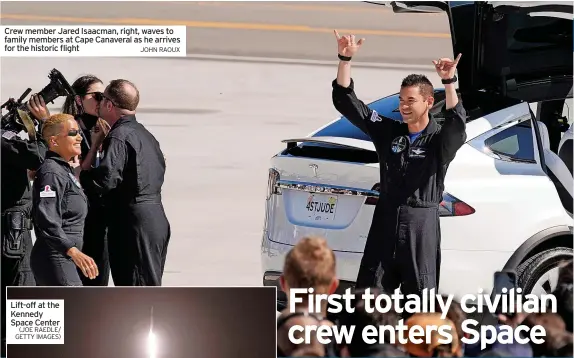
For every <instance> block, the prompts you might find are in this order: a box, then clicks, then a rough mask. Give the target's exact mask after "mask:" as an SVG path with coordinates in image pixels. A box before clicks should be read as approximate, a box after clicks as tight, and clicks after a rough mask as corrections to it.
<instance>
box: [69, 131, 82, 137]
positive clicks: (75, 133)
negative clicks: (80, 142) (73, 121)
mask: <svg viewBox="0 0 574 358" xmlns="http://www.w3.org/2000/svg"><path fill="white" fill-rule="evenodd" d="M78 134H80V130H79V129H70V130H69V131H68V137H75V136H77V135H78Z"/></svg>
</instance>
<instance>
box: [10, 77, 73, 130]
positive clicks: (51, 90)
mask: <svg viewBox="0 0 574 358" xmlns="http://www.w3.org/2000/svg"><path fill="white" fill-rule="evenodd" d="M48 78H49V79H50V83H48V85H46V87H44V88H42V90H41V91H40V92H39V93H38V95H39V96H42V98H43V99H44V103H46V105H47V104H48V103H53V102H54V100H55V99H56V98H58V97H61V96H74V95H75V92H74V89H73V88H72V86H70V84H69V83H68V81H67V80H66V78H65V77H64V75H62V73H61V72H60V71H58V70H57V69H55V68H54V69H53V70H51V71H50V73H49V74H48ZM31 91H32V89H31V88H28V89H27V90H26V91H25V92H24V93H23V94H22V96H20V98H19V99H18V100H17V101H16V100H15V99H14V98H10V99H9V100H8V101H6V102H5V103H4V104H3V105H2V106H1V107H0V109H2V110H4V109H6V110H7V111H8V113H6V114H4V115H2V122H1V125H2V129H5V130H13V131H16V132H19V131H21V130H24V131H26V133H28V136H29V137H30V138H31V139H35V137H36V124H38V120H37V119H36V118H34V116H33V115H31V113H30V110H29V109H28V107H27V105H26V103H22V101H23V100H24V98H26V96H28V94H29V93H30V92H31Z"/></svg>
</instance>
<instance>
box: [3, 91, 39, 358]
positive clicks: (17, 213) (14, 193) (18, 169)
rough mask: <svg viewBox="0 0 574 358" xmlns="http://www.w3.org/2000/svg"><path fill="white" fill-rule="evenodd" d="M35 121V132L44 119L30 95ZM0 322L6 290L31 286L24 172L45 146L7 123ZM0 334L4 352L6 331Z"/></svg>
mask: <svg viewBox="0 0 574 358" xmlns="http://www.w3.org/2000/svg"><path fill="white" fill-rule="evenodd" d="M27 109H28V110H29V112H30V114H32V116H34V117H35V118H36V119H37V120H40V123H39V124H38V132H39V133H40V132H41V128H42V124H43V123H42V121H43V120H45V119H46V118H47V113H46V111H45V110H44V109H45V104H44V100H43V99H42V97H41V96H37V95H33V96H31V98H30V101H29V102H28V104H27ZM1 131H2V162H1V165H2V184H1V185H2V199H1V200H2V224H1V225H0V226H1V227H2V322H3V324H4V325H5V324H6V320H5V314H6V311H5V305H6V297H5V295H6V286H35V285H36V282H35V280H34V276H33V275H32V270H31V268H30V252H31V250H32V222H31V210H32V194H31V188H30V180H29V177H28V171H32V172H33V171H35V170H36V169H38V167H39V166H40V164H42V162H43V161H44V158H45V156H46V150H47V146H46V144H45V143H44V141H43V140H42V138H41V135H38V134H36V135H35V136H34V135H32V136H30V133H28V136H29V139H25V138H22V136H21V135H20V132H22V131H24V132H25V131H26V130H25V128H23V126H21V125H19V124H18V123H15V122H14V121H11V122H4V123H3V125H2V129H1ZM3 328H4V329H3V330H2V332H4V333H3V334H2V351H3V352H4V350H5V339H6V334H5V332H6V330H5V328H6V327H5V326H4V327H3Z"/></svg>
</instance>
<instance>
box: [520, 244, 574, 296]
mask: <svg viewBox="0 0 574 358" xmlns="http://www.w3.org/2000/svg"><path fill="white" fill-rule="evenodd" d="M572 257H573V253H572V249H571V248H568V247H557V248H554V249H549V250H544V251H542V252H539V253H537V254H536V255H534V256H532V257H531V258H529V259H528V260H526V261H524V262H523V263H521V264H520V265H519V266H518V267H517V268H516V275H517V279H518V287H521V288H522V294H523V295H526V294H530V293H531V292H532V289H533V288H534V285H536V283H537V282H538V280H540V278H541V277H542V275H544V274H545V273H546V272H548V271H550V270H552V269H554V268H556V267H558V265H560V264H561V263H562V262H563V261H565V260H571V259H572ZM544 289H545V290H546V291H548V290H550V289H551V288H550V287H549V285H548V286H545V287H544ZM547 293H550V292H547Z"/></svg>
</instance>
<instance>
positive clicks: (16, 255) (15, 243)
mask: <svg viewBox="0 0 574 358" xmlns="http://www.w3.org/2000/svg"><path fill="white" fill-rule="evenodd" d="M2 224H3V225H6V226H5V227H6V230H3V232H4V237H3V238H2V255H3V256H4V257H7V258H11V259H21V258H23V257H24V254H25V252H26V245H25V243H24V233H25V231H26V230H30V227H31V222H30V219H28V218H27V217H26V213H24V212H21V211H9V212H7V213H5V214H4V216H3V223H2Z"/></svg>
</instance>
